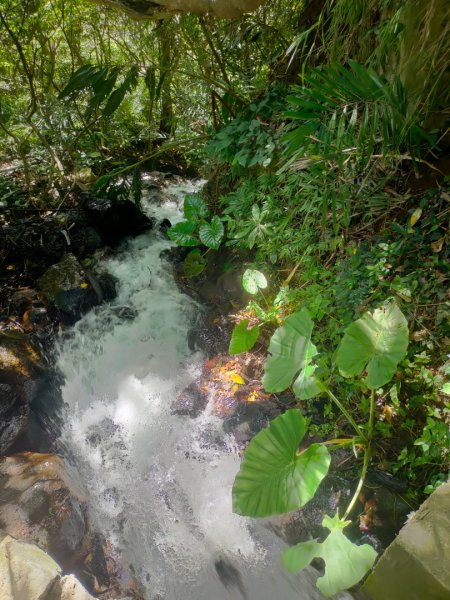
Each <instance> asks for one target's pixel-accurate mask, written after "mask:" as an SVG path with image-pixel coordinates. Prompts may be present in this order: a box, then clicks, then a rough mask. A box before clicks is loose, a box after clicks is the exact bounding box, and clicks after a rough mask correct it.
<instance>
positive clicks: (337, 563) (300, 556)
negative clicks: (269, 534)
mask: <svg viewBox="0 0 450 600" xmlns="http://www.w3.org/2000/svg"><path fill="white" fill-rule="evenodd" d="M350 523H351V521H342V520H341V519H340V518H339V516H338V515H337V514H336V515H335V516H334V517H329V516H328V515H326V516H325V517H324V519H323V521H322V526H323V527H326V528H327V529H329V530H330V534H329V535H328V537H327V538H326V539H325V541H324V542H322V543H319V542H317V541H315V540H311V541H308V542H303V543H301V544H297V545H296V546H293V547H292V548H288V550H285V551H284V553H283V559H282V560H283V566H284V567H285V568H286V569H287V570H288V571H291V572H292V571H300V570H302V569H304V568H305V567H306V566H308V565H309V563H310V562H311V560H312V559H313V558H321V559H323V560H324V561H325V573H324V575H323V576H322V577H319V579H318V580H317V587H318V588H319V590H320V591H321V592H322V594H323V595H324V596H325V597H326V598H329V597H330V596H333V595H334V594H337V593H339V592H342V591H344V590H346V589H348V588H350V587H352V586H354V585H356V584H357V583H358V582H359V581H360V580H361V579H362V578H363V577H364V575H365V574H366V573H367V572H368V571H369V570H370V569H371V568H372V566H373V564H374V562H375V559H376V557H377V553H376V552H375V550H374V549H373V548H372V546H369V545H368V544H364V545H362V546H357V545H356V544H353V543H352V542H351V541H350V540H349V539H348V538H347V537H346V536H345V535H344V532H343V530H344V528H345V527H347V525H349V524H350Z"/></svg>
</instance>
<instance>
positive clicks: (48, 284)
mask: <svg viewBox="0 0 450 600" xmlns="http://www.w3.org/2000/svg"><path fill="white" fill-rule="evenodd" d="M38 286H39V289H40V292H41V296H42V297H43V298H44V301H45V303H46V304H47V306H48V308H49V310H50V311H52V312H53V314H54V316H56V318H58V319H60V320H61V321H62V322H63V323H65V324H67V325H72V324H73V323H75V321H77V320H78V319H79V318H80V317H81V316H82V315H83V314H84V313H86V312H87V311H88V310H90V309H91V308H93V307H94V306H96V305H98V304H100V303H101V302H104V301H109V300H113V299H114V298H115V297H116V295H117V279H116V278H115V277H114V276H113V275H111V274H110V273H106V272H102V273H99V274H95V273H93V272H91V271H88V270H85V269H83V267H82V265H81V264H80V263H79V262H78V260H77V258H76V257H75V256H74V255H73V254H70V253H67V254H65V255H64V256H63V257H62V258H61V260H60V261H59V263H57V264H55V265H52V266H51V267H50V268H49V269H47V271H46V272H45V273H44V274H43V275H42V277H41V278H40V279H39V281H38ZM35 317H36V315H35Z"/></svg>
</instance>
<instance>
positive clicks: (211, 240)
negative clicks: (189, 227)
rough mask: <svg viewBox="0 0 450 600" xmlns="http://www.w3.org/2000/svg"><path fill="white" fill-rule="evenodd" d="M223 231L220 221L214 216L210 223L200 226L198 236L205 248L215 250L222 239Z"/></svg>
mask: <svg viewBox="0 0 450 600" xmlns="http://www.w3.org/2000/svg"><path fill="white" fill-rule="evenodd" d="M224 233H225V230H224V227H223V223H222V221H221V220H220V219H219V217H218V216H214V217H213V218H212V219H211V223H204V224H203V225H200V228H199V230H198V234H199V237H200V240H201V241H202V243H203V244H204V245H205V246H206V247H207V248H212V249H213V250H217V249H218V248H219V246H220V243H221V241H222V239H223V236H224Z"/></svg>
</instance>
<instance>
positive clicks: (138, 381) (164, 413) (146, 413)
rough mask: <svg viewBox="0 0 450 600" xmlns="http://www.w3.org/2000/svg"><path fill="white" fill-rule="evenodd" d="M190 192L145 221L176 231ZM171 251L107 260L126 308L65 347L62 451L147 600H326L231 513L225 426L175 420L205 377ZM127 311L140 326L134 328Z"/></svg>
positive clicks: (191, 310)
mask: <svg viewBox="0 0 450 600" xmlns="http://www.w3.org/2000/svg"><path fill="white" fill-rule="evenodd" d="M192 190H193V187H192V185H191V184H188V183H187V184H186V185H179V186H177V187H175V186H172V187H171V188H169V189H168V190H167V195H168V197H170V196H171V197H172V198H173V199H172V201H170V200H169V201H168V202H167V203H166V204H165V205H164V206H160V207H157V208H154V207H151V206H150V205H149V206H147V209H146V210H147V211H148V212H149V213H152V214H156V216H157V218H158V219H162V218H164V217H168V218H169V219H170V220H171V221H172V222H174V221H176V220H177V219H180V213H179V208H178V206H179V204H180V202H181V200H182V197H183V194H184V193H186V192H188V191H192ZM170 245H171V244H170V242H168V241H167V240H165V239H163V237H162V236H161V235H159V234H158V233H157V232H156V231H151V232H148V233H145V234H143V235H141V236H139V237H138V238H135V239H133V240H130V241H128V242H126V243H125V244H124V245H123V249H122V251H121V252H120V253H118V254H117V255H115V256H114V257H113V258H110V259H108V260H105V261H104V265H103V266H104V267H105V269H107V270H108V271H109V272H110V273H112V274H113V275H115V276H116V277H117V278H118V279H119V282H120V290H119V294H118V297H117V298H116V299H115V300H114V301H113V302H111V303H110V304H104V305H102V306H100V307H97V308H96V309H95V310H93V311H91V312H90V313H89V314H87V315H86V316H84V317H83V319H81V321H79V322H78V323H77V324H76V325H75V326H74V327H73V329H72V330H71V332H70V335H68V336H66V337H65V338H63V340H62V342H61V348H60V353H59V360H58V365H59V368H60V370H61V372H62V373H63V375H64V377H65V384H64V385H63V389H62V393H63V399H64V402H65V403H66V409H65V410H66V415H65V423H66V425H65V427H64V429H63V432H62V434H61V440H60V442H61V447H62V448H64V449H65V452H66V455H67V456H69V457H70V460H71V462H74V463H75V465H76V467H77V469H78V472H79V473H80V477H81V479H82V481H83V484H84V486H85V488H86V490H87V493H88V497H89V505H90V511H91V518H92V520H93V522H94V525H95V526H96V527H97V528H98V529H99V530H100V531H101V532H102V533H103V534H104V535H105V536H106V537H108V538H109V539H110V540H111V541H112V543H113V544H114V546H115V548H116V549H117V551H118V553H119V555H120V557H121V559H122V561H123V563H124V564H125V565H132V568H133V570H134V572H135V573H136V576H137V577H138V579H139V580H140V581H141V582H142V584H143V586H144V588H145V590H146V598H148V600H154V599H164V600H178V599H180V600H181V599H183V600H234V599H236V600H237V599H242V598H244V599H246V600H275V599H278V600H298V599H304V600H315V599H318V598H321V597H322V596H321V595H320V594H319V593H318V592H317V590H316V588H315V586H314V583H313V578H314V577H313V572H312V571H305V572H304V573H302V574H300V575H296V576H293V575H288V574H287V573H285V572H283V571H282V569H281V567H280V566H279V562H280V559H279V552H280V548H281V547H282V544H281V542H279V541H278V540H277V539H276V538H275V536H274V534H273V533H271V532H269V531H268V530H267V529H266V528H265V527H264V526H263V525H261V524H259V523H258V522H257V521H256V520H252V519H246V518H243V517H239V516H237V515H234V514H233V513H232V510H231V487H232V483H233V480H234V477H235V474H236V472H237V470H238V468H239V458H238V456H237V453H236V451H235V448H234V447H233V440H232V439H231V438H230V437H227V436H226V435H225V434H224V432H223V429H222V425H221V422H220V420H219V419H218V418H217V417H215V416H214V415H213V414H212V413H211V411H209V410H208V408H207V409H206V410H205V412H204V413H203V414H202V415H201V416H200V417H198V418H196V419H191V418H189V417H184V416H178V415H174V414H171V411H170V405H171V402H172V401H173V400H174V399H175V398H176V397H177V395H178V394H179V393H180V392H181V391H182V390H183V388H185V387H186V386H187V385H188V384H189V383H190V382H192V381H193V379H194V378H195V376H196V375H197V374H198V371H199V368H200V363H201V356H200V355H199V354H198V353H197V354H196V353H193V352H192V351H191V350H190V349H189V346H188V343H187V333H188V330H189V328H190V326H191V325H192V323H193V319H194V318H195V316H196V315H198V314H199V312H200V310H201V309H200V307H198V306H196V304H195V303H194V302H193V300H191V299H189V298H188V297H187V296H185V295H183V294H182V293H181V292H180V291H179V290H178V288H177V286H176V284H175V281H174V279H173V276H172V274H171V269H170V267H169V266H168V265H167V264H166V263H165V261H164V260H161V258H160V253H161V251H162V250H164V249H165V248H169V247H170ZM124 306H126V307H129V308H130V309H133V310H134V311H135V313H136V316H135V318H134V319H128V320H127V319H124V318H123V310H121V308H120V307H124ZM129 312H130V311H129ZM121 313H122V316H121ZM219 575H220V576H219Z"/></svg>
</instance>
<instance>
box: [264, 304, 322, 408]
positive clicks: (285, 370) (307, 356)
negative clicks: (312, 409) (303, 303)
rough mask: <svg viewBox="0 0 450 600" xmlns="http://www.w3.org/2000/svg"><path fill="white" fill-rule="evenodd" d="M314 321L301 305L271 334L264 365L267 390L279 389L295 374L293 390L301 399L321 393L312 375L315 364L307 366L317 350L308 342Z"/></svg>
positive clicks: (278, 390) (283, 387)
mask: <svg viewBox="0 0 450 600" xmlns="http://www.w3.org/2000/svg"><path fill="white" fill-rule="evenodd" d="M312 329H313V322H312V320H311V317H310V316H309V313H308V311H307V310H306V309H305V308H303V309H302V310H300V311H299V312H297V313H294V314H293V315H290V316H289V317H287V318H286V319H285V321H284V325H283V326H282V327H279V328H278V329H277V330H276V331H275V333H274V334H273V336H272V339H271V340H270V344H269V354H270V357H269V358H268V359H267V360H266V363H265V365H264V377H263V379H262V383H263V385H264V389H265V390H266V391H267V392H282V391H283V390H285V389H286V388H287V387H289V386H290V385H291V382H292V380H293V378H294V377H295V375H297V374H299V376H298V379H297V381H296V382H295V384H294V392H295V393H296V394H297V396H298V397H299V398H301V399H302V400H307V399H308V398H312V397H313V396H315V395H317V394H318V393H319V392H320V387H319V384H318V383H317V380H316V378H315V376H314V371H315V367H313V366H311V365H310V362H311V359H312V358H313V357H314V356H315V355H316V354H317V349H316V347H315V346H314V344H313V343H312V342H311V333H312Z"/></svg>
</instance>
